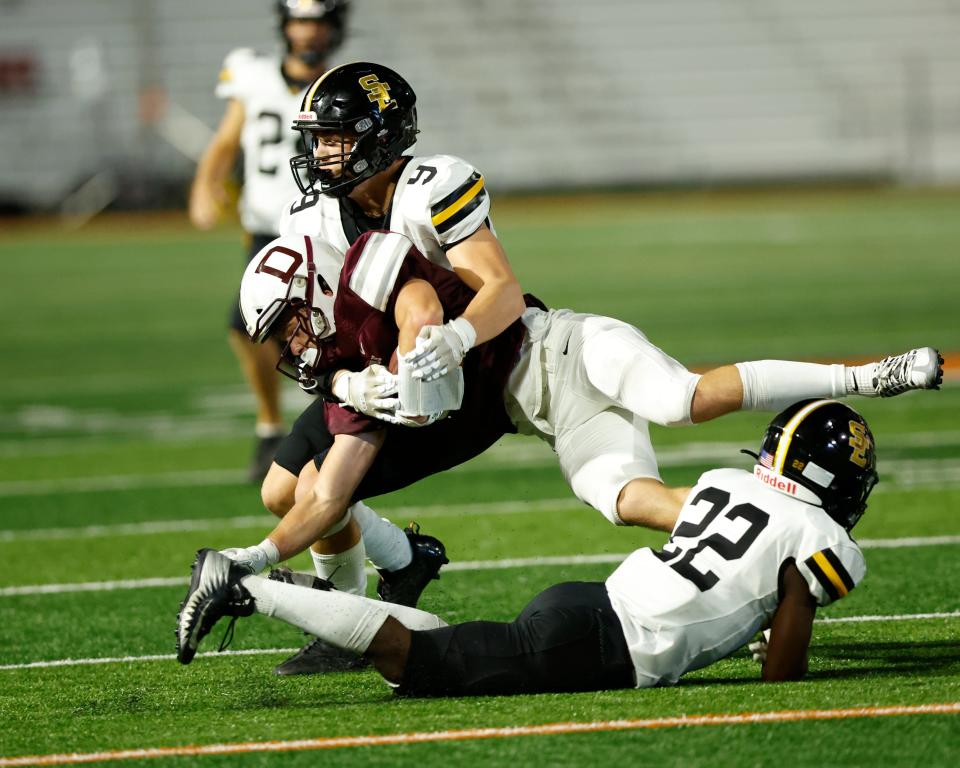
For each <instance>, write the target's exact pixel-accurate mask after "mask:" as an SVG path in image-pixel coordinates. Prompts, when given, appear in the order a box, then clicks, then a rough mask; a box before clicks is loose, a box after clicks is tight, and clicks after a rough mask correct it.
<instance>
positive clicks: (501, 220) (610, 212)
mask: <svg viewBox="0 0 960 768" xmlns="http://www.w3.org/2000/svg"><path fill="white" fill-rule="evenodd" d="M958 206H960V195H955V194H946V193H942V194H930V193H925V194H921V193H914V194H908V193H894V192H865V193H838V192H829V193H824V194H814V193H803V194H789V195H779V196H774V195H759V194H757V195H747V194H741V195H716V196H704V195H672V196H653V197H650V198H641V197H632V196H631V197H626V196H624V197H608V198H603V197H597V198H592V197H589V198H561V199H559V200H554V201H549V200H530V201H517V200H509V201H504V202H501V203H497V204H495V206H494V215H495V220H496V224H497V228H498V231H499V234H500V235H501V238H502V240H503V242H504V244H505V246H506V248H507V251H508V253H509V255H510V257H511V260H512V262H513V264H514V266H515V269H516V271H517V272H518V274H519V276H520V278H521V281H522V282H523V283H524V285H525V287H526V288H527V289H528V290H530V291H532V292H534V293H537V294H538V295H540V297H541V298H543V299H544V300H545V301H546V302H547V303H548V304H550V305H553V306H572V307H574V308H577V309H582V310H590V311H597V312H602V313H605V314H610V315H614V316H617V317H620V318H623V319H625V320H629V321H630V322H632V323H634V324H636V325H637V326H639V327H640V328H642V329H643V330H644V331H645V332H646V333H647V335H648V336H649V337H650V338H651V339H652V340H654V341H655V342H656V343H658V344H659V345H660V346H662V347H664V348H665V349H667V350H668V351H669V352H671V353H672V354H673V355H674V356H675V357H677V358H679V359H680V360H681V361H683V362H684V363H687V364H689V365H704V364H709V363H716V362H724V361H732V360H740V359H756V358H765V357H782V358H798V359H845V358H859V357H864V356H874V355H875V356H882V355H884V354H888V353H895V352H900V351H903V350H905V349H907V348H909V347H911V346H917V345H926V344H932V345H935V346H938V347H939V348H940V349H941V350H943V351H945V352H948V353H956V352H960V314H958V310H957V288H958V284H960V258H958V244H960V216H957V215H956V211H957V210H958ZM241 266H242V264H241V255H240V246H239V234H238V232H237V231H236V230H234V229H229V228H228V229H223V230H219V231H217V232H214V233H210V234H197V233H194V232H192V231H191V230H190V229H189V228H187V226H186V225H185V223H184V222H183V221H181V220H179V219H177V218H175V217H167V218H162V219H160V218H158V219H139V218H138V219H126V218H115V219H109V220H106V221H102V222H95V223H94V224H93V225H92V226H90V227H88V228H87V229H85V230H82V231H80V232H74V233H68V232H63V231H58V230H57V229H56V228H55V227H36V228H32V229H29V228H23V227H20V226H18V227H16V228H6V227H5V228H4V229H3V230H0V275H2V279H0V306H2V307H3V309H4V313H5V318H6V319H5V321H4V323H3V324H2V325H0V344H2V350H3V353H2V354H3V358H2V359H3V376H2V379H0V457H2V460H0V723H2V727H0V766H3V765H12V764H16V763H14V762H12V761H10V758H14V757H16V756H25V755H26V756H29V755H34V756H38V755H50V754H63V753H94V752H103V751H108V752H109V751H115V750H140V749H149V748H168V747H178V746H183V745H194V746H202V745H213V744H234V743H241V742H282V741H287V740H295V739H323V738H326V737H334V736H363V735H397V734H401V735H402V734H409V733H414V732H439V731H447V730H454V731H456V730H461V729H472V728H503V727H522V726H531V725H539V724H545V723H569V722H576V723H589V722H593V721H611V720H637V719H651V720H657V719H659V718H668V717H676V716H690V717H692V716H695V715H701V714H721V715H725V714H738V713H771V712H774V713H775V712H784V711H793V710H799V711H813V710H836V709H849V708H857V707H893V706H906V707H911V706H917V705H930V704H950V705H954V707H955V708H956V706H957V704H958V703H960V598H958V595H960V415H958V414H960V387H958V386H957V384H956V383H955V381H956V379H955V378H954V379H953V380H952V381H948V383H947V385H946V386H945V387H944V389H943V390H942V391H941V392H938V393H912V394H909V395H906V396H903V397H900V398H895V399H892V400H886V401H882V402H877V401H862V400H861V401H859V403H858V405H859V406H860V407H861V410H862V411H863V412H864V414H865V415H866V416H867V418H868V420H869V421H870V422H871V425H872V427H873V430H874V432H875V434H876V436H877V442H878V446H879V449H878V450H879V457H880V473H881V476H882V483H881V485H880V487H879V488H878V490H877V491H876V493H875V495H874V497H873V499H872V503H871V506H870V510H869V511H868V513H867V515H866V517H865V518H864V519H863V521H862V523H861V524H860V525H859V526H858V528H857V536H858V538H859V539H861V540H862V541H863V543H864V548H865V551H866V557H867V563H868V566H869V573H868V575H867V577H866V579H865V581H864V582H863V584H862V585H861V586H859V587H858V588H857V590H856V591H854V592H853V593H852V594H851V595H850V596H849V597H847V598H845V599H843V600H842V601H840V602H839V603H837V604H836V605H834V606H831V607H830V608H829V609H827V610H826V611H824V612H823V613H822V618H823V619H825V620H826V621H823V622H822V623H819V624H818V625H817V627H816V630H815V635H814V640H813V644H812V648H811V662H810V668H811V673H810V675H809V678H808V680H806V681H805V682H802V683H795V684H784V685H779V686H771V685H763V684H761V683H759V682H757V677H758V670H757V668H756V666H755V665H754V664H753V663H752V662H751V661H750V660H749V657H748V656H747V655H746V654H745V653H744V652H741V653H738V654H737V655H735V656H734V657H732V658H730V659H727V660H725V661H723V662H721V663H719V664H717V665H715V666H714V667H712V668H709V669H706V670H702V671H700V672H697V673H694V674H691V675H690V676H689V677H688V678H686V679H685V680H684V681H683V682H682V684H681V685H679V686H677V687H675V688H672V689H656V690H644V691H627V692H616V693H598V694H580V695H550V696H522V697H514V698H491V699H483V700H466V699H460V700H446V701H400V700H394V698H393V697H392V696H391V694H390V692H389V690H388V689H387V687H386V686H385V685H384V684H383V683H382V682H381V681H380V679H379V677H378V676H377V675H376V674H375V673H373V672H359V673H346V674H341V675H332V676H328V677H325V678H293V679H281V678H276V677H274V676H273V675H272V674H271V669H272V667H273V666H274V665H275V664H276V663H277V662H279V661H280V660H281V659H283V658H285V656H286V655H287V651H288V649H292V648H295V647H296V646H298V645H300V644H301V641H302V637H301V636H300V635H299V633H298V632H296V631H295V630H293V629H290V628H288V627H285V626H281V625H279V624H275V623H272V622H269V621H267V620H265V619H262V618H261V617H254V618H251V619H248V620H244V621H243V622H240V623H239V624H238V625H237V632H236V638H235V640H234V642H233V644H232V646H231V649H230V650H231V651H256V650H259V651H261V652H260V653H253V654H249V655H240V654H234V655H224V656H220V657H217V656H214V657H209V656H203V657H201V658H198V659H197V660H196V661H195V662H194V664H192V665H191V666H190V667H188V668H182V667H180V666H179V665H177V663H176V661H175V660H174V659H173V658H172V652H173V645H174V640H173V628H174V618H175V615H176V611H177V606H178V602H179V600H180V598H181V597H182V593H183V591H184V588H185V587H184V585H185V583H186V576H187V574H188V569H189V565H190V562H191V560H192V557H193V553H194V551H195V550H196V549H197V548H198V547H200V546H213V547H226V546H245V545H248V544H252V543H255V542H257V541H260V539H261V538H262V537H263V535H264V534H265V533H266V532H267V531H268V530H269V528H270V522H269V519H268V517H267V515H266V514H265V513H263V512H262V509H261V507H260V505H259V496H258V492H257V489H256V488H253V487H251V486H248V485H245V484H244V483H243V482H242V477H243V471H244V467H245V465H246V461H247V458H248V453H249V451H250V447H251V446H250V439H249V433H250V430H251V400H250V398H249V397H248V396H247V395H246V394H245V390H244V387H243V386H242V385H241V384H240V383H239V373H238V371H237V369H236V365H235V363H234V362H233V360H232V358H231V356H230V354H229V352H228V350H227V348H226V345H225V343H224V337H225V332H224V326H225V319H226V316H227V313H228V310H229V304H230V301H231V297H232V295H233V293H234V291H235V285H236V282H237V281H238V279H239V274H240V270H241ZM953 359H956V358H953ZM949 373H950V370H949V368H948V375H949ZM953 373H954V377H955V376H956V371H954V372H953ZM286 402H287V405H288V409H289V411H290V415H291V417H292V416H293V415H294V414H295V413H296V412H297V409H298V408H300V407H302V406H303V404H304V402H305V401H304V400H303V399H301V398H300V397H299V395H298V393H297V392H296V391H295V388H294V391H291V392H289V393H288V397H287V401H286ZM766 420H767V419H766V417H765V416H764V415H763V414H746V415H742V414H741V415H736V416H733V417H728V418H725V419H723V420H722V421H720V422H715V423H712V424H709V425H704V426H701V427H697V428H692V429H678V430H664V429H655V431H654V440H655V444H656V445H657V447H658V453H659V455H660V458H661V462H662V465H663V474H664V477H665V479H666V480H668V481H671V482H678V483H683V482H692V481H693V480H694V479H695V478H696V477H697V476H698V474H699V473H700V472H701V471H703V470H704V469H705V468H708V467H713V466H719V465H731V464H732V465H737V466H746V465H745V464H744V463H743V461H744V457H742V456H741V455H740V454H738V452H737V450H738V448H739V447H741V446H747V447H753V446H754V445H755V443H757V441H758V438H759V436H760V434H761V432H762V428H763V426H764V424H765V423H766ZM375 507H376V508H377V509H379V510H381V511H382V512H383V513H384V514H385V515H388V516H391V517H393V518H394V519H395V520H396V521H397V522H399V523H401V524H403V523H405V522H406V521H407V520H409V519H413V518H415V519H417V520H418V521H419V522H420V523H421V524H422V526H423V528H424V530H425V531H426V532H429V533H432V534H435V535H437V536H439V537H440V538H441V539H443V541H444V542H445V543H446V545H447V548H448V552H449V554H450V556H451V560H452V561H453V562H452V564H451V566H450V567H449V569H448V570H447V571H446V572H445V573H444V575H443V578H442V579H441V580H440V581H439V582H436V583H435V584H434V585H432V586H431V587H430V588H429V589H428V591H427V592H426V594H425V595H424V599H423V601H422V607H425V608H426V609H428V610H433V611H436V612H438V613H440V614H441V615H443V616H444V617H445V618H447V619H448V620H465V619H472V618H481V617H482V618H492V619H508V618H511V617H512V616H513V615H514V614H515V613H516V611H517V610H518V609H519V608H520V607H522V606H523V604H524V603H525V602H526V601H527V600H528V599H529V598H530V597H532V596H533V595H534V594H535V593H536V592H537V591H538V590H540V589H541V588H543V587H545V586H548V585H550V584H552V583H555V582H558V581H563V580H568V579H603V578H604V577H605V576H606V575H607V574H608V573H609V572H610V571H611V570H612V569H613V567H614V565H615V563H616V562H617V560H618V556H619V555H621V554H624V553H627V552H629V551H630V550H632V549H633V548H635V547H637V546H642V545H645V544H656V543H658V542H660V541H662V537H661V536H659V535H657V534H654V533H650V532H644V531H639V530H626V529H615V528H613V527H612V526H610V525H609V524H608V523H606V522H605V521H604V520H603V519H602V517H601V516H600V515H599V514H598V513H596V512H593V511H591V510H588V509H586V508H583V507H581V506H579V505H577V504H576V503H575V502H574V501H573V500H572V496H571V494H570V492H569V490H568V489H567V488H566V486H565V484H564V483H563V480H562V478H561V476H560V474H559V471H558V470H557V469H556V468H555V466H554V464H553V462H552V456H551V454H550V452H549V450H547V449H545V448H544V447H543V446H542V445H540V444H539V443H537V442H535V441H531V440H530V439H523V438H512V439H508V440H504V441H503V443H502V444H500V445H498V446H497V447H496V448H495V449H493V450H492V451H491V452H489V453H488V454H487V455H485V456H483V457H480V458H479V459H477V460H475V461H474V462H472V463H471V464H468V465H466V466H464V467H462V468H459V469H458V470H455V471H453V472H451V473H448V474H447V475H445V476H441V477H436V478H432V479H430V480H429V481H426V482H423V483H421V484H420V485H418V486H416V487H413V488H409V489H406V490H404V491H402V492H399V493H397V494H394V495H393V496H391V497H384V498H382V499H380V500H377V502H376V503H375ZM583 555H589V556H596V557H592V558H583V557H580V556H583ZM295 565H296V566H297V567H300V568H303V569H307V560H306V559H305V558H303V557H301V558H300V559H298V560H296V561H295ZM219 636H220V630H219V629H217V630H215V631H214V633H213V636H212V637H211V638H210V639H209V640H208V641H207V642H206V644H205V646H204V648H205V649H206V650H209V651H212V650H215V647H216V644H217V642H218V641H219ZM98 659H99V660H101V661H102V663H93V661H95V660H98ZM68 660H73V661H68ZM54 662H59V663H54ZM660 725H661V726H662V727H656V728H646V729H639V728H632V729H626V730H621V731H611V730H601V731H598V732H591V733H567V734H559V735H514V736H512V737H506V736H503V734H500V736H501V737H500V738H486V739H473V740H457V741H451V742H443V741H436V740H434V741H427V742H425V743H414V744H393V745H390V744H386V745H367V746H346V747H339V748H333V747H331V746H329V745H328V747H327V748H325V749H323V750H322V751H317V750H316V749H304V750H303V751H284V752H276V753H271V752H244V753H241V754H230V755H219V756H217V755H214V756H205V757H200V756H197V755H189V756H181V757H176V756H171V755H169V754H166V755H165V754H164V753H162V752H161V753H159V756H156V757H151V758H150V759H149V760H147V759H144V760H143V761H142V762H143V763H144V764H145V765H151V766H161V765H170V764H174V763H175V764H177V765H193V764H199V765H211V766H212V765H231V766H232V765H241V766H248V765H271V766H273V765H284V766H299V765H304V766H305V765H308V764H309V765H312V764H317V763H319V762H320V761H323V762H322V764H324V765H331V766H339V765H354V764H374V765H391V766H392V765H397V766H408V765H409V766H424V765H440V764H443V763H450V762H455V764H462V765H506V764H516V765H520V764H523V765H526V764H530V763H533V762H534V761H536V762H538V763H539V764H542V765H565V764H570V765H573V764H579V765H583V764H594V765H609V764H613V763H615V762H624V761H626V760H629V759H631V758H633V759H635V760H636V761H641V760H642V761H643V762H644V763H650V764H653V763H656V764H659V765H666V766H673V765H677V766H681V765H682V766H689V765H704V764H716V765H733V764H737V765H754V764H757V765H759V764H773V763H778V762H782V761H783V760H784V759H786V760H789V761H790V763H791V764H793V765H817V766H821V765H839V764H843V765H878V764H883V765H904V766H908V765H909V766H915V765H921V764H924V765H930V766H934V765H955V764H956V756H957V754H960V717H958V714H957V710H956V709H955V710H954V712H953V713H952V714H951V713H941V714H929V713H924V714H910V715H903V714H900V715H896V716H888V717H880V716H869V717H860V718H856V719H843V720H839V719H838V720H813V721H802V720H801V721H788V722H755V723H752V724H736V723H733V722H729V723H725V724H724V723H713V724H709V725H702V726H695V725H692V724H691V725H687V726H685V727H679V726H676V725H672V726H670V725H669V724H663V723H661V724H660ZM304 746H305V747H309V746H310V745H304ZM314 746H316V745H314ZM136 754H140V753H135V755H136ZM127 762H131V761H130V760H128V761H127ZM133 762H138V761H137V760H133ZM20 764H27V763H20ZM29 764H34V763H29ZM36 764H39V763H36Z"/></svg>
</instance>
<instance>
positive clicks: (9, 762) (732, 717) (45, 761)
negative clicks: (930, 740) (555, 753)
mask: <svg viewBox="0 0 960 768" xmlns="http://www.w3.org/2000/svg"><path fill="white" fill-rule="evenodd" d="M955 714H960V702H956V701H955V702H948V703H944V704H916V705H893V706H888V707H854V708H850V709H799V710H781V711H779V712H740V713H730V714H714V715H689V716H687V715H681V716H680V717H659V718H651V719H646V720H601V721H596V722H588V723H547V724H544V725H519V726H515V727H510V728H466V729H462V730H454V731H426V732H421V733H416V732H415V733H391V734H384V735H381V736H335V737H327V738H317V739H296V740H292V741H255V742H246V743H242V742H241V743H234V744H207V745H195V746H184V747H152V748H148V749H123V750H111V751H105V752H89V753H84V754H61V755H27V756H24V757H0V768H7V767H8V766H28V765H30V766H32V765H80V764H82V763H95V762H102V761H107V760H142V759H145V758H151V757H191V756H194V757H195V756H199V755H232V754H241V753H251V752H292V751H301V750H314V749H339V748H342V747H371V746H389V745H392V744H425V743H433V742H443V741H467V740H476V739H509V738H515V737H517V736H557V735H562V734H573V733H598V732H604V731H636V730H650V729H654V728H690V727H695V726H703V725H756V724H762V723H788V722H797V721H801V720H842V719H849V718H862V717H891V716H895V715H955Z"/></svg>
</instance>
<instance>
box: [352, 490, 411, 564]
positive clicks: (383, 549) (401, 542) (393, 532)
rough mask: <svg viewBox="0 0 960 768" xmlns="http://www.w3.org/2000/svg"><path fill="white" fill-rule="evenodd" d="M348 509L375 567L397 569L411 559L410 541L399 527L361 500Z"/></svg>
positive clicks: (408, 562)
mask: <svg viewBox="0 0 960 768" xmlns="http://www.w3.org/2000/svg"><path fill="white" fill-rule="evenodd" d="M350 511H351V512H353V519H354V520H356V521H357V523H358V524H359V526H360V532H361V533H362V534H363V546H364V547H365V548H366V550H367V557H369V558H370V562H372V563H373V564H374V565H375V566H376V567H377V568H380V569H382V570H387V571H399V570H400V569H401V568H406V567H407V566H408V565H410V561H411V560H413V552H411V550H410V541H409V539H407V535H406V534H405V533H404V532H403V531H402V530H400V528H399V527H398V526H396V525H394V524H393V523H391V522H390V521H389V520H387V519H386V518H384V517H380V515H378V514H377V513H376V512H374V511H373V510H372V509H370V507H368V506H367V505H366V504H364V503H363V502H362V501H358V502H357V503H356V504H354V505H353V506H352V507H350Z"/></svg>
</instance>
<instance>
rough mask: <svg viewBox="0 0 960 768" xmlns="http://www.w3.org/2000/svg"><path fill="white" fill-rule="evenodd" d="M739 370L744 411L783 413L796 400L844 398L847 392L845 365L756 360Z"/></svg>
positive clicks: (741, 365)
mask: <svg viewBox="0 0 960 768" xmlns="http://www.w3.org/2000/svg"><path fill="white" fill-rule="evenodd" d="M737 370H738V371H740V380H741V381H742V382H743V410H745V411H782V410H783V409H784V408H786V407H787V406H788V405H790V404H792V403H795V402H796V401H797V400H806V399H807V398H812V397H843V396H844V395H846V394H847V392H848V390H847V378H846V367H845V366H843V365H819V364H817V363H795V362H791V361H788V360H755V361H753V362H748V363H737Z"/></svg>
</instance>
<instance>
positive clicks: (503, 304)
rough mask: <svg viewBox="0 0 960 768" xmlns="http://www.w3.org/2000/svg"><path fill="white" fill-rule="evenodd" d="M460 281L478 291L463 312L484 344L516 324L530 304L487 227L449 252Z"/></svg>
mask: <svg viewBox="0 0 960 768" xmlns="http://www.w3.org/2000/svg"><path fill="white" fill-rule="evenodd" d="M447 257H448V258H449V259H450V263H451V264H452V265H453V268H454V270H455V271H456V273H457V275H459V277H460V279H461V280H463V282H465V283H466V284H467V285H469V286H470V287H471V288H472V289H473V290H475V291H476V292H477V295H476V296H475V297H474V298H473V301H471V302H470V304H469V305H467V308H466V310H464V312H463V315H462V316H463V317H464V318H466V319H467V320H468V321H469V322H470V324H471V325H472V326H473V328H474V330H475V331H476V332H477V339H476V341H475V342H474V343H475V344H482V343H483V342H485V341H488V340H490V339H492V338H493V337H494V336H497V335H498V334H499V333H501V332H502V331H503V330H504V329H505V328H506V327H507V326H508V325H510V324H511V323H512V322H514V321H515V320H516V319H517V318H519V317H520V315H522V314H523V311H524V310H525V309H526V305H525V304H524V301H523V291H522V290H521V289H520V283H519V282H518V281H517V278H516V276H515V275H514V274H513V269H511V267H510V263H509V262H508V261H507V255H506V254H505V253H504V251H503V247H502V246H501V245H500V241H499V240H498V239H497V236H496V235H494V234H493V232H491V231H490V229H489V228H488V227H487V226H486V225H483V226H482V227H480V229H478V230H477V231H476V232H474V233H473V234H472V235H470V237H468V238H467V239H466V240H464V241H462V242H460V243H458V244H457V245H455V246H454V247H453V248H451V249H450V250H449V251H448V252H447Z"/></svg>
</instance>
